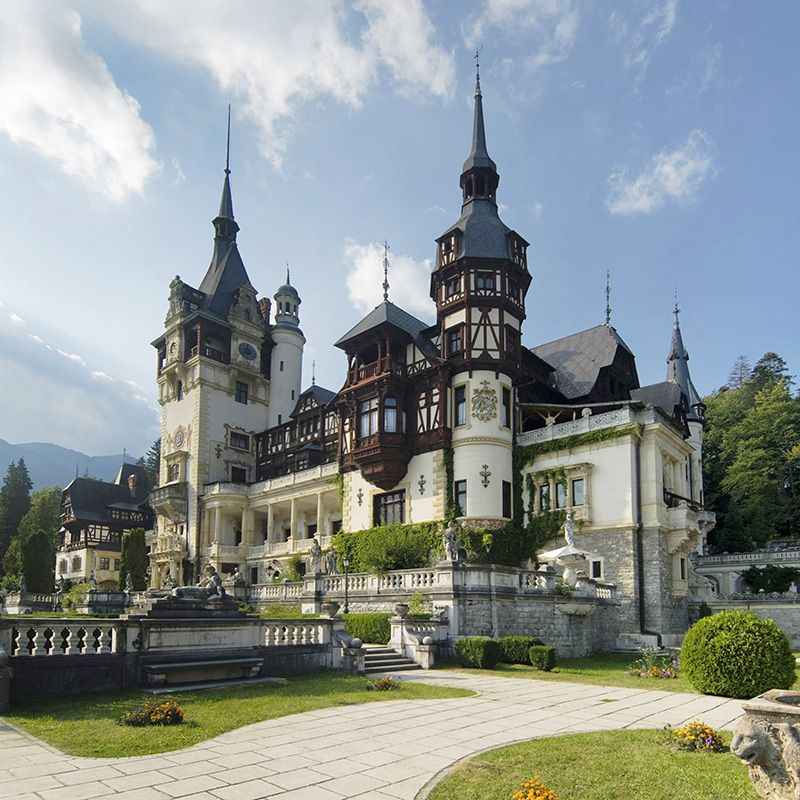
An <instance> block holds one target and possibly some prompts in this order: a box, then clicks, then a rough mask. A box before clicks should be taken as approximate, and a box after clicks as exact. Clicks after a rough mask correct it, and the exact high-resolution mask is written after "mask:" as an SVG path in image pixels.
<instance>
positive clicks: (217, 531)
mask: <svg viewBox="0 0 800 800" xmlns="http://www.w3.org/2000/svg"><path fill="white" fill-rule="evenodd" d="M221 542H222V509H221V508H219V507H217V508H215V509H214V539H213V541H212V542H211V544H221Z"/></svg>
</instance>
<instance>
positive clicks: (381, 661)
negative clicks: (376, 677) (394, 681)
mask: <svg viewBox="0 0 800 800" xmlns="http://www.w3.org/2000/svg"><path fill="white" fill-rule="evenodd" d="M364 666H365V669H364V671H365V672H366V673H367V674H368V675H369V674H371V673H375V672H397V671H399V670H410V669H422V668H421V667H420V665H419V664H417V663H416V662H415V661H413V660H412V659H410V658H406V657H405V656H401V655H400V653H398V652H397V651H396V650H392V649H391V648H390V647H385V646H383V645H366V646H365V647H364Z"/></svg>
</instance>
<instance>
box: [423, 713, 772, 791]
mask: <svg viewBox="0 0 800 800" xmlns="http://www.w3.org/2000/svg"><path fill="white" fill-rule="evenodd" d="M534 727H535V724H534ZM664 739H665V735H664V733H663V732H662V731H614V732H603V733H581V734H575V735H572V736H558V737H555V738H551V739H537V740H535V741H532V742H524V743H522V744H517V745H512V746H511V747H503V748H501V749H499V750H493V751H491V752H488V753H484V754H483V755H479V756H476V757H475V758H472V759H470V760H469V761H467V762H465V763H464V765H463V766H461V767H459V768H457V769H456V771H455V772H453V773H452V774H451V775H449V776H448V777H446V778H445V779H444V780H443V781H442V782H441V783H440V784H439V785H438V786H437V787H436V788H435V789H434V790H433V792H432V794H431V795H430V800H510V799H511V796H512V793H513V792H514V791H515V790H516V789H518V788H519V786H520V784H521V783H522V782H523V781H524V780H526V779H527V778H530V777H532V776H534V775H536V776H537V777H538V778H539V779H540V780H542V781H543V782H544V783H545V785H547V786H549V787H550V789H552V790H553V791H554V792H555V793H556V794H557V795H558V798H559V800H631V798H636V800H757V797H758V796H757V795H756V793H755V791H754V790H753V788H752V786H751V785H750V780H749V778H748V777H747V768H746V767H745V766H744V765H743V764H742V763H741V762H740V761H739V760H738V759H737V758H736V757H735V756H733V755H731V754H730V753H687V752H679V751H675V750H672V749H670V748H668V747H667V746H666V745H665V744H664Z"/></svg>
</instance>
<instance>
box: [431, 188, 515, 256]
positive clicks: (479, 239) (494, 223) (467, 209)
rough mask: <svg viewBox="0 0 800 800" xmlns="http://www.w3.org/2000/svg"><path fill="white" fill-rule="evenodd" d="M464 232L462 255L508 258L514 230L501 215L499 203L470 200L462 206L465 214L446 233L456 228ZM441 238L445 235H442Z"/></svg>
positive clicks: (446, 234)
mask: <svg viewBox="0 0 800 800" xmlns="http://www.w3.org/2000/svg"><path fill="white" fill-rule="evenodd" d="M456 229H457V230H460V231H461V234H462V236H461V249H460V251H459V252H460V254H461V255H464V256H471V257H473V258H508V239H507V236H508V234H509V233H510V232H511V228H509V227H508V226H507V225H506V224H505V223H504V222H503V220H501V219H500V215H499V214H498V213H497V206H496V205H495V204H494V203H493V202H492V201H491V200H486V199H482V198H473V199H472V200H469V201H468V202H467V203H466V204H465V205H464V207H463V208H462V209H461V216H460V217H459V218H458V222H456V223H455V225H451V226H450V227H449V228H448V229H447V230H446V231H445V232H444V233H443V234H442V236H448V235H449V234H451V233H452V232H453V231H454V230H456ZM439 238H441V237H439Z"/></svg>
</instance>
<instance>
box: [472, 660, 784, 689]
mask: <svg viewBox="0 0 800 800" xmlns="http://www.w3.org/2000/svg"><path fill="white" fill-rule="evenodd" d="M635 659H636V656H635V655H628V654H624V653H598V654H596V655H593V656H588V657H586V658H563V659H559V661H558V666H557V667H556V668H555V669H554V670H553V671H552V672H541V671H540V670H536V669H534V668H533V667H530V666H527V665H524V664H498V665H497V667H496V668H495V669H493V670H486V669H480V670H475V669H470V670H464V671H466V672H471V673H475V674H476V675H502V676H503V677H506V678H531V679H534V680H537V681H567V682H569V683H591V684H595V685H599V686H621V687H624V688H626V689H657V690H660V691H665V692H693V693H695V694H697V690H696V689H695V688H694V687H693V686H692V685H691V684H690V683H689V681H688V679H687V678H686V677H684V676H683V675H678V677H677V678H639V677H638V676H636V675H631V674H630V671H629V670H630V666H631V664H632V663H633V661H634V660H635ZM458 669H462V668H460V667H459V668H458ZM798 685H800V665H798V681H797V682H795V686H798Z"/></svg>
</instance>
